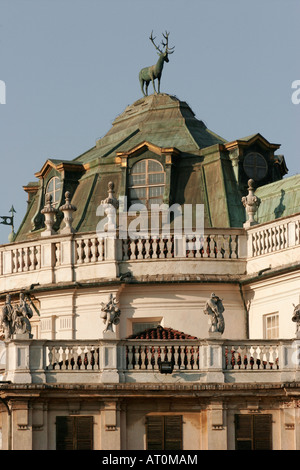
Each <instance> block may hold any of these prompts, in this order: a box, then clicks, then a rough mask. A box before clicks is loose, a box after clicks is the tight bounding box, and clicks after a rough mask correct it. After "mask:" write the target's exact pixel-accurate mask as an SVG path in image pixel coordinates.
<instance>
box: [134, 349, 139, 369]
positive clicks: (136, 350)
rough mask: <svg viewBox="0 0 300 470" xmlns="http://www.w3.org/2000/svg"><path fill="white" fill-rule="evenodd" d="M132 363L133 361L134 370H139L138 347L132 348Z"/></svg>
mask: <svg viewBox="0 0 300 470" xmlns="http://www.w3.org/2000/svg"><path fill="white" fill-rule="evenodd" d="M134 361H135V364H134V368H135V369H139V368H140V347H139V346H135V348H134Z"/></svg>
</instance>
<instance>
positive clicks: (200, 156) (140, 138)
mask: <svg viewBox="0 0 300 470" xmlns="http://www.w3.org/2000/svg"><path fill="white" fill-rule="evenodd" d="M279 147H280V146H279V145H277V144H272V143H269V142H268V141H267V140H266V139H265V138H264V137H263V136H261V135H260V134H253V135H251V136H249V137H247V138H243V139H238V140H235V141H232V142H227V141H226V140H225V139H223V138H222V137H220V136H218V135H217V134H215V133H214V132H212V131H211V130H209V129H208V128H207V127H206V125H205V124H204V122H203V121H201V120H199V119H197V118H196V117H195V114H194V112H193V111H192V109H191V108H190V106H189V105H188V104H187V103H186V102H185V101H181V100H179V99H178V98H177V97H176V96H171V95H168V94H165V93H162V94H153V95H150V96H146V97H144V98H141V99H139V100H137V101H136V102H134V103H133V104H132V105H130V106H127V108H126V109H125V110H124V111H123V112H122V113H121V114H120V115H119V116H117V117H116V119H115V120H114V122H113V124H112V127H111V129H110V130H109V131H108V132H107V133H106V135H105V136H104V137H103V138H101V139H99V140H98V141H97V142H96V145H95V146H94V147H92V148H91V149H89V150H88V151H86V152H85V153H83V154H81V155H79V156H78V157H76V158H74V159H73V160H69V161H66V160H57V159H52V158H51V159H48V160H47V161H46V163H45V164H44V165H43V167H42V169H41V170H40V171H39V172H37V173H36V174H35V176H36V177H37V178H38V179H39V182H37V183H29V184H27V185H26V186H25V187H24V189H25V191H26V192H27V193H28V197H29V204H28V210H27V213H26V215H25V218H24V220H23V222H22V224H21V226H20V228H19V230H18V233H17V235H16V241H22V240H24V239H28V238H33V237H34V238H36V237H38V236H40V235H41V233H42V231H43V230H44V227H45V226H44V217H43V214H42V213H41V211H42V209H43V207H44V205H45V195H46V191H47V187H48V185H49V182H50V180H51V179H52V178H57V180H58V181H59V187H60V193H59V192H57V197H58V200H57V201H56V204H57V205H56V207H57V208H59V207H61V206H62V205H63V204H64V202H65V193H66V191H68V192H69V193H70V200H71V201H72V204H73V205H74V206H76V207H77V211H76V213H74V214H73V217H74V220H73V227H74V229H75V230H76V231H77V232H95V231H96V228H97V224H98V223H99V220H100V219H99V216H97V208H98V207H99V205H100V204H101V201H103V200H105V199H106V197H107V188H108V183H109V182H110V181H112V182H113V183H114V188H115V197H116V198H117V199H118V198H119V197H124V196H128V194H129V186H128V181H129V178H130V175H131V171H132V168H133V166H134V165H135V163H137V162H138V161H139V160H141V159H148V160H151V159H152V160H157V161H158V162H159V163H160V164H161V166H162V168H163V172H164V173H165V183H164V193H163V202H164V203H165V204H167V205H169V206H171V205H172V204H174V203H176V204H179V205H180V206H183V205H184V204H191V205H192V206H193V208H195V207H196V205H197V204H202V205H203V206H204V225H205V227H242V225H243V223H244V222H245V210H244V207H243V205H242V203H241V197H242V196H243V195H245V194H246V193H247V182H248V179H249V177H248V175H247V172H246V171H245V168H244V167H243V161H244V156H245V155H246V154H247V153H249V152H252V154H253V153H255V152H256V153H257V152H260V154H261V158H263V159H264V161H265V166H266V174H265V177H264V179H262V180H261V181H259V182H258V184H257V186H263V185H266V184H268V183H273V182H274V181H278V180H281V179H282V176H283V175H284V174H285V173H286V171H287V170H286V167H285V163H284V158H283V157H282V158H279V156H277V158H275V157H276V156H274V152H275V151H276V150H277V149H278V148H279ZM250 163H251V162H250ZM129 199H130V198H129ZM129 202H130V201H129ZM271 216H272V215H271ZM62 219H63V215H62V213H60V212H58V216H57V221H56V224H55V226H54V229H55V230H57V231H58V232H59V231H60V230H61V227H60V226H61V224H62V223H63V222H62Z"/></svg>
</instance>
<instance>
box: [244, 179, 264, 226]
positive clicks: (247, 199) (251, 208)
mask: <svg viewBox="0 0 300 470" xmlns="http://www.w3.org/2000/svg"><path fill="white" fill-rule="evenodd" d="M254 191H255V190H254V180H252V179H250V180H249V181H248V195H247V196H244V197H242V203H243V205H244V207H245V208H246V212H247V214H248V217H249V219H248V220H247V221H246V222H245V223H244V227H245V228H247V227H251V226H252V225H257V223H258V222H257V221H256V220H255V219H254V215H255V214H256V212H257V209H258V208H259V206H260V202H261V201H260V199H259V198H258V197H257V196H255V194H254Z"/></svg>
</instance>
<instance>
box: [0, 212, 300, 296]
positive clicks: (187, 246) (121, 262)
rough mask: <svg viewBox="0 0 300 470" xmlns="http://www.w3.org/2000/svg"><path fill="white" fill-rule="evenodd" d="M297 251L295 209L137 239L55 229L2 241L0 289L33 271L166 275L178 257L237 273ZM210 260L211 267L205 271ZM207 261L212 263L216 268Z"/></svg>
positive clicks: (26, 280) (56, 276)
mask: <svg viewBox="0 0 300 470" xmlns="http://www.w3.org/2000/svg"><path fill="white" fill-rule="evenodd" d="M274 255H275V256H274ZM298 255H300V215H299V214H297V215H295V216H293V217H286V218H283V219H278V220H277V221H274V222H270V223H266V224H260V225H257V226H252V227H250V228H248V229H247V230H245V229H242V228H240V229H235V228H223V229H218V228H213V229H207V230H205V234H204V235H203V236H194V235H193V236H190V237H188V236H186V235H183V236H182V237H181V238H178V237H175V236H174V234H173V235H172V234H171V235H169V236H162V237H160V238H159V237H152V238H151V237H150V238H143V237H141V238H138V239H136V240H132V239H119V238H118V237H117V238H109V237H108V238H103V237H101V236H100V235H97V234H96V233H95V232H89V233H85V234H72V235H59V234H57V235H53V236H50V237H45V238H43V237H42V238H40V239H36V240H32V241H24V242H22V243H21V242H20V243H19V242H18V243H17V242H16V243H10V244H7V245H2V246H0V291H8V290H12V289H14V290H15V289H18V288H19V287H24V285H31V284H33V283H35V282H36V278H37V276H36V275H37V273H38V274H39V276H38V280H39V283H40V284H41V285H42V284H51V283H57V282H72V281H81V280H85V279H87V280H88V279H95V278H97V277H107V278H113V277H117V276H118V275H119V274H120V273H121V274H122V273H126V272H127V271H128V268H130V269H129V270H131V271H132V274H133V275H136V276H139V275H143V274H147V275H155V274H157V272H158V271H159V272H160V273H161V274H164V273H167V274H169V273H170V269H169V267H168V265H167V264H166V263H168V262H172V263H173V262H176V261H178V262H179V263H180V268H178V271H179V272H181V273H182V274H197V275H198V274H199V273H202V272H214V273H217V274H237V275H239V274H245V272H247V273H250V274H251V273H254V272H258V271H260V270H261V269H265V268H266V266H268V265H271V266H272V267H274V268H276V266H282V265H285V264H288V263H292V262H293V260H295V259H296V258H297V256H298ZM149 260H150V261H152V260H154V261H156V262H158V263H160V264H159V266H160V268H159V270H157V269H156V267H154V265H153V263H151V262H150V263H146V262H148V261H149ZM191 261H193V262H191ZM194 261H197V263H194ZM232 261H233V262H234V263H232ZM198 262H199V263H198ZM183 263H185V264H183ZM208 263H210V268H209V270H208V271H206V269H207V268H208ZM211 263H216V264H215V267H214V268H212V264H211ZM267 263H268V264H267ZM98 266H101V276H99V272H100V269H99V268H98ZM104 266H105V269H103V267H104ZM172 272H173V271H172ZM17 279H18V280H17Z"/></svg>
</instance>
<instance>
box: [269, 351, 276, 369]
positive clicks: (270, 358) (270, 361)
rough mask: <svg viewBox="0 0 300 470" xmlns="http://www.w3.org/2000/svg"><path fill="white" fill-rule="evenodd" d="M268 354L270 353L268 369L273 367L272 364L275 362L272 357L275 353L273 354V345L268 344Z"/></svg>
mask: <svg viewBox="0 0 300 470" xmlns="http://www.w3.org/2000/svg"><path fill="white" fill-rule="evenodd" d="M269 354H270V356H269V366H270V369H273V366H274V363H275V357H274V356H275V354H274V349H273V346H270V349H269ZM274 368H275V367H274Z"/></svg>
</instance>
